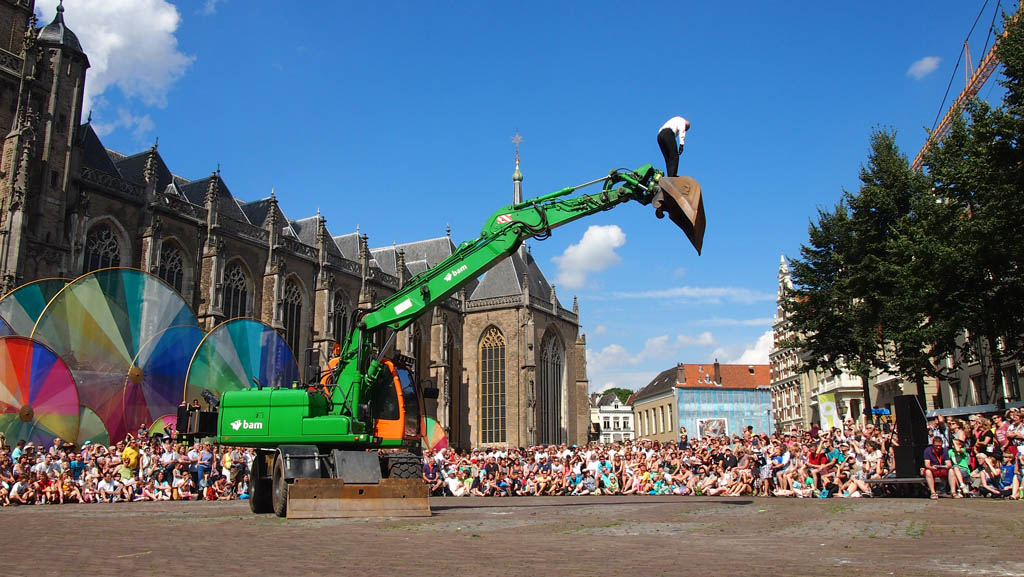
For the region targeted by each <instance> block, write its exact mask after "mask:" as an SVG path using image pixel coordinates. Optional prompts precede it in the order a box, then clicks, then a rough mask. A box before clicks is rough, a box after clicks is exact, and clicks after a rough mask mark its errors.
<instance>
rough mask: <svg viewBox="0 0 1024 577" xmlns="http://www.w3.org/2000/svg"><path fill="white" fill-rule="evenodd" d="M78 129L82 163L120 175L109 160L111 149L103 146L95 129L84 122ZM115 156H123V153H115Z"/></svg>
mask: <svg viewBox="0 0 1024 577" xmlns="http://www.w3.org/2000/svg"><path fill="white" fill-rule="evenodd" d="M79 129H80V130H81V131H82V132H81V134H82V163H83V164H84V165H85V166H88V167H89V168H93V169H96V170H99V171H100V172H105V173H107V174H112V175H114V176H120V175H121V173H120V172H118V170H117V166H116V165H115V164H114V161H113V160H111V156H112V155H111V154H110V153H111V151H108V150H107V149H106V148H103V143H102V142H100V137H99V136H97V135H96V131H95V130H93V129H92V125H91V124H89V123H86V124H83V125H82V126H80V127H79ZM115 154H117V153H115ZM117 157H120V158H124V155H122V154H117Z"/></svg>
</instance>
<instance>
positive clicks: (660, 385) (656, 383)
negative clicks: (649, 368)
mask: <svg viewBox="0 0 1024 577" xmlns="http://www.w3.org/2000/svg"><path fill="white" fill-rule="evenodd" d="M678 369H679V367H672V368H671V369H665V370H664V371H661V372H660V373H658V376H656V377H654V378H653V379H651V382H650V383H647V385H646V386H645V387H643V388H641V389H640V390H639V391H637V392H636V393H634V394H633V396H632V397H631V398H630V401H631V402H630V404H633V403H636V402H639V401H642V400H644V399H649V398H651V397H656V396H659V395H663V394H665V393H668V392H670V391H671V390H672V388H673V387H675V386H676V384H677V383H676V378H677V373H678Z"/></svg>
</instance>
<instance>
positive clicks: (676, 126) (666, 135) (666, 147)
mask: <svg viewBox="0 0 1024 577" xmlns="http://www.w3.org/2000/svg"><path fill="white" fill-rule="evenodd" d="M689 129H690V121H689V120H687V119H685V118H683V117H682V116H673V117H672V118H669V119H668V122H666V123H665V124H663V125H662V127H661V130H659V131H658V148H660V149H661V154H662V156H664V157H665V176H678V174H677V173H678V172H679V155H680V154H682V153H683V144H684V142H685V141H686V131H687V130H689ZM677 140H678V142H679V148H676V141H677Z"/></svg>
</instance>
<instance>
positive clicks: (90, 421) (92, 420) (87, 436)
mask: <svg viewBox="0 0 1024 577" xmlns="http://www.w3.org/2000/svg"><path fill="white" fill-rule="evenodd" d="M87 442H88V443H93V444H96V445H103V446H107V445H109V444H110V435H109V434H108V433H107V428H106V427H104V426H103V421H101V420H100V416H99V415H97V414H96V411H94V410H92V409H90V408H89V407H85V406H80V407H79V412H78V438H77V439H76V440H75V444H77V445H78V446H79V447H81V446H82V445H84V444H85V443H87Z"/></svg>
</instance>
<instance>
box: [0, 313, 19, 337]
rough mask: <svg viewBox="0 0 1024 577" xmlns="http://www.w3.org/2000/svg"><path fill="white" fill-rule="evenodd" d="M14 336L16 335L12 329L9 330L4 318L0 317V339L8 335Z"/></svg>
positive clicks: (9, 327)
mask: <svg viewBox="0 0 1024 577" xmlns="http://www.w3.org/2000/svg"><path fill="white" fill-rule="evenodd" d="M16 334H18V333H16V332H14V329H12V328H11V325H9V324H7V321H6V320H4V317H2V316H0V337H6V336H9V335H16Z"/></svg>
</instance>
